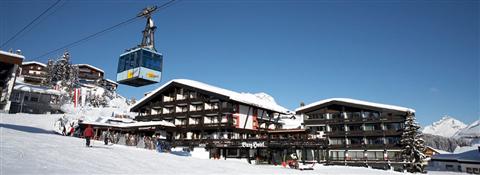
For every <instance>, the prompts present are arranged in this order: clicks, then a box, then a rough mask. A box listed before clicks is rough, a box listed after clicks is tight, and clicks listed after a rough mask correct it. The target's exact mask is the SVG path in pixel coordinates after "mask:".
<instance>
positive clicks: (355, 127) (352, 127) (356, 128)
mask: <svg viewBox="0 0 480 175" xmlns="http://www.w3.org/2000/svg"><path fill="white" fill-rule="evenodd" d="M348 130H349V131H362V130H363V129H362V125H348Z"/></svg>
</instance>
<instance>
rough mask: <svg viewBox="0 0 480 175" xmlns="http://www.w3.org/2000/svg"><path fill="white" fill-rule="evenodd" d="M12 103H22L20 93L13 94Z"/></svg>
mask: <svg viewBox="0 0 480 175" xmlns="http://www.w3.org/2000/svg"><path fill="white" fill-rule="evenodd" d="M12 101H13V102H20V92H18V91H14V92H13V93H12Z"/></svg>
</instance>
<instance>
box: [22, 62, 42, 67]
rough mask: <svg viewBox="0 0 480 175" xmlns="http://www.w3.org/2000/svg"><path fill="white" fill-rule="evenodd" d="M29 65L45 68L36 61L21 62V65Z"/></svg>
mask: <svg viewBox="0 0 480 175" xmlns="http://www.w3.org/2000/svg"><path fill="white" fill-rule="evenodd" d="M29 64H38V65H40V66H42V67H47V65H46V64H43V63H40V62H38V61H26V62H23V63H22V65H29Z"/></svg>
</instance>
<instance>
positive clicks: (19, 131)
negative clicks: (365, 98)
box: [0, 114, 453, 175]
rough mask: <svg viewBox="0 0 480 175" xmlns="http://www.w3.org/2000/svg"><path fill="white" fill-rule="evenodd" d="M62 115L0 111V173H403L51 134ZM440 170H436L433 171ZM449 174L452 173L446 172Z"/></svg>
mask: <svg viewBox="0 0 480 175" xmlns="http://www.w3.org/2000/svg"><path fill="white" fill-rule="evenodd" d="M60 116H61V115H33V114H0V121H1V123H0V136H1V137H0V150H1V153H0V154H1V155H0V160H1V166H0V174H249V175H252V174H327V175H328V174H331V175H340V174H367V175H369V174H371V175H378V174H403V173H399V172H394V171H384V170H375V169H369V168H361V167H344V166H323V165H316V166H315V170H313V171H298V170H294V169H288V168H283V167H281V166H273V165H251V164H248V163H247V162H246V161H245V160H238V159H227V160H210V159H199V158H194V157H182V156H176V155H172V154H167V153H157V152H155V151H151V150H145V149H141V148H135V147H128V146H122V145H108V146H105V145H103V144H102V143H101V142H98V141H94V142H93V147H91V148H87V147H85V141H84V140H83V139H80V138H75V137H68V136H61V135H57V134H54V133H53V132H52V131H51V130H50V128H52V126H53V124H54V122H55V121H56V120H57V119H58V118H59V117H60ZM435 174H439V172H435ZM449 174H453V173H449Z"/></svg>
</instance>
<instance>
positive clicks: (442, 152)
mask: <svg viewBox="0 0 480 175" xmlns="http://www.w3.org/2000/svg"><path fill="white" fill-rule="evenodd" d="M427 148H429V149H431V150H433V151H435V152H437V153H439V154H452V153H451V152H448V151H444V150H441V149H435V148H433V147H431V146H427Z"/></svg>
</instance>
